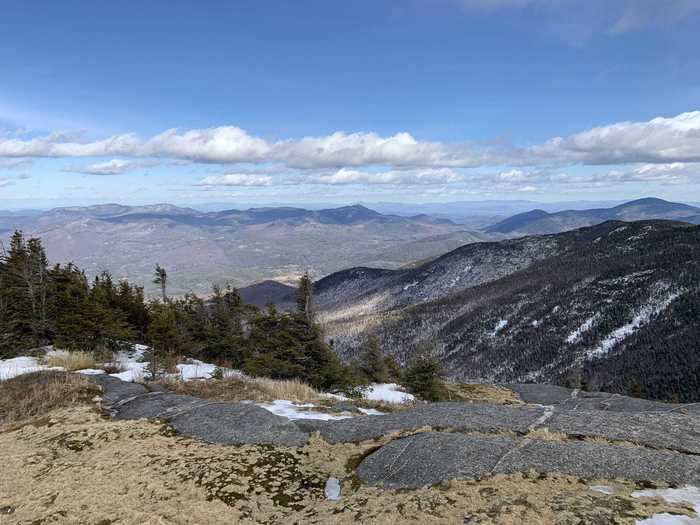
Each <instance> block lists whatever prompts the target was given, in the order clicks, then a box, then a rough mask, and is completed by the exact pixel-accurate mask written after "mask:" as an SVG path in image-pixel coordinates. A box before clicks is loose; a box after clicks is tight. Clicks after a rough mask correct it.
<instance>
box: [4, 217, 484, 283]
mask: <svg viewBox="0 0 700 525" xmlns="http://www.w3.org/2000/svg"><path fill="white" fill-rule="evenodd" d="M15 229H21V230H23V231H24V232H25V233H27V234H30V235H36V236H39V237H41V238H42V240H43V241H44V244H45V245H46V247H47V249H48V253H50V254H51V256H52V257H53V258H54V260H53V261H52V262H68V261H73V262H75V263H76V264H78V265H79V266H81V267H83V268H85V269H86V270H87V271H88V273H89V274H91V275H94V274H96V273H99V272H101V271H103V270H108V271H110V272H111V273H112V274H113V275H114V276H115V277H116V278H129V279H130V280H132V281H134V282H136V283H140V284H144V285H145V286H146V289H147V290H149V291H151V292H155V287H154V286H152V284H151V274H152V272H153V268H154V266H155V265H156V263H158V264H161V265H162V266H164V267H165V268H166V269H167V270H168V273H169V276H170V279H169V283H170V292H171V293H173V294H183V293H185V292H187V291H195V292H198V293H206V292H207V291H209V290H210V287H211V284H212V283H224V282H226V281H229V282H231V284H233V285H235V286H241V285H244V284H247V283H250V282H254V281H258V280H261V279H276V280H280V281H283V282H284V281H293V280H295V279H296V278H297V277H298V275H299V274H300V273H302V272H303V271H309V272H310V273H311V274H312V275H314V276H323V275H327V274H329V273H332V272H334V271H337V270H340V269H343V268H347V267H349V266H354V265H370V266H382V267H389V268H399V267H402V266H404V265H406V264H410V263H412V262H414V261H415V260H420V259H425V258H432V257H435V256H437V255H439V254H441V253H444V252H445V251H448V250H451V249H454V248H456V247H458V246H461V245H463V244H465V243H469V242H474V241H479V240H483V239H486V238H490V235H487V234H484V233H479V232H469V231H466V230H465V228H464V227H463V226H461V225H458V224H455V223H454V222H452V221H450V220H447V219H440V218H435V217H432V216H429V215H424V214H419V215H416V216H412V217H400V216H397V215H386V214H381V213H378V212H376V211H374V210H371V209H369V208H366V207H364V206H359V205H358V206H344V207H341V208H332V209H323V210H306V209H303V208H293V207H280V208H252V209H248V210H224V211H215V212H201V211H198V210H194V209H192V208H181V207H177V206H173V205H171V204H156V205H150V206H124V205H120V204H104V205H97V206H86V207H66V208H56V209H53V210H50V211H46V212H41V213H36V212H29V213H26V214H21V213H13V214H7V213H6V214H3V213H0V234H2V237H4V239H5V240H7V238H8V237H9V236H10V235H11V233H12V231H13V230H15Z"/></svg>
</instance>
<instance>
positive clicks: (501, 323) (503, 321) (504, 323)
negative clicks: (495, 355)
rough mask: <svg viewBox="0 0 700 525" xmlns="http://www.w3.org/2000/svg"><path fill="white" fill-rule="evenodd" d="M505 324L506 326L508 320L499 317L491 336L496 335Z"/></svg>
mask: <svg viewBox="0 0 700 525" xmlns="http://www.w3.org/2000/svg"><path fill="white" fill-rule="evenodd" d="M506 326H508V320H507V319H500V320H499V321H498V322H497V323H496V326H494V327H493V331H492V332H491V334H490V335H491V337H495V336H496V335H498V332H500V331H501V330H503V329H504V328H505V327H506Z"/></svg>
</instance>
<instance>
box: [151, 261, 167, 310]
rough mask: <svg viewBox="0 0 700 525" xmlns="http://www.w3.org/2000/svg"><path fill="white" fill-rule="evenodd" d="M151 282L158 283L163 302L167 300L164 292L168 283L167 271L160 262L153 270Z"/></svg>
mask: <svg viewBox="0 0 700 525" xmlns="http://www.w3.org/2000/svg"><path fill="white" fill-rule="evenodd" d="M153 284H159V285H160V293H161V295H162V297H163V302H164V303H165V302H167V300H168V294H167V293H166V287H167V284H168V273H167V272H166V271H165V268H163V267H161V265H160V264H156V269H155V271H154V272H153Z"/></svg>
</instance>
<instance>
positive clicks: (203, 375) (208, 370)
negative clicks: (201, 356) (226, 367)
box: [177, 359, 217, 381]
mask: <svg viewBox="0 0 700 525" xmlns="http://www.w3.org/2000/svg"><path fill="white" fill-rule="evenodd" d="M216 369H217V366H216V365H212V364H211V363H205V362H203V361H199V360H197V359H190V360H189V363H187V364H182V365H177V370H178V372H180V376H181V377H182V379H183V380H184V381H187V380H189V379H210V378H211V377H212V374H213V373H214V371H215V370H216Z"/></svg>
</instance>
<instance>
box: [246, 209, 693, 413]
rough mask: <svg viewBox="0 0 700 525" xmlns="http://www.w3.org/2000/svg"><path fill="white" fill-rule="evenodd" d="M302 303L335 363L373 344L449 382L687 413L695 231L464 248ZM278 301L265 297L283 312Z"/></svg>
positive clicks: (627, 227)
mask: <svg viewBox="0 0 700 525" xmlns="http://www.w3.org/2000/svg"><path fill="white" fill-rule="evenodd" d="M315 290H316V295H315V301H316V305H317V308H318V310H319V319H320V321H321V322H322V323H323V325H324V327H325V330H326V333H327V335H328V337H329V338H332V339H333V341H334V347H335V349H336V350H337V351H338V352H339V353H340V354H341V355H344V356H345V357H348V358H352V357H354V356H355V355H356V352H357V349H358V348H359V345H360V344H361V343H362V341H364V340H366V339H367V338H368V337H369V336H371V335H378V336H379V338H380V340H381V341H382V343H383V345H384V349H385V351H387V352H389V353H391V354H392V355H394V356H396V357H397V358H399V359H400V360H402V361H404V362H405V361H407V360H409V359H410V358H411V356H413V355H415V353H416V352H417V351H419V350H420V348H421V346H422V345H425V344H427V345H429V346H434V347H435V349H436V351H437V355H438V356H439V357H440V359H441V361H442V362H443V365H444V366H445V370H446V371H447V372H448V374H449V375H450V376H451V377H452V378H455V379H461V380H470V379H474V380H491V381H503V382H508V381H515V382H528V381H536V382H549V381H554V382H559V383H562V384H570V385H582V384H583V385H585V386H588V387H590V388H593V389H601V390H608V391H613V392H620V393H622V392H637V393H642V394H643V395H644V396H645V397H651V398H658V399H678V400H684V401H699V400H700V352H698V345H700V323H699V322H698V319H699V318H700V226H693V225H689V224H685V223H680V222H671V221H638V222H630V223H625V222H620V221H607V222H605V223H603V224H599V225H596V226H592V227H586V228H582V229H578V230H574V231H570V232H566V233H559V234H554V235H538V236H529V237H524V238H520V239H514V240H505V241H501V242H484V243H475V244H470V245H467V246H463V247H460V248H458V249H456V250H454V251H452V252H449V253H447V254H445V255H444V256H442V257H440V258H438V259H435V260H433V261H430V262H428V263H426V264H424V265H422V266H419V267H417V268H413V269H405V270H388V269H370V268H353V269H349V270H344V271H342V272H338V273H335V274H332V275H329V276H327V277H325V278H323V279H321V280H319V281H318V282H317V283H316V284H315ZM290 292H291V290H289V291H287V292H285V290H284V289H281V288H280V289H278V290H275V293H278V294H279V295H278V299H279V301H280V303H281V304H282V305H285V304H286V305H289V304H290V301H291V300H292V298H293V295H292V294H291V293H290ZM246 293H248V294H250V293H251V292H250V290H248V291H247V292H246ZM285 293H286V295H285Z"/></svg>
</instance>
